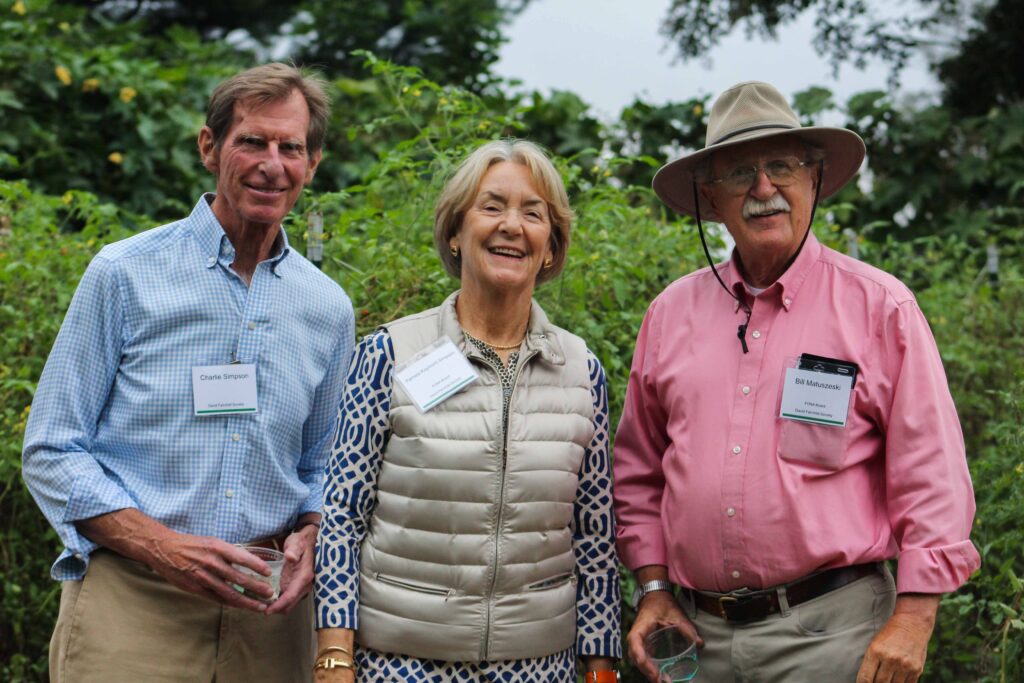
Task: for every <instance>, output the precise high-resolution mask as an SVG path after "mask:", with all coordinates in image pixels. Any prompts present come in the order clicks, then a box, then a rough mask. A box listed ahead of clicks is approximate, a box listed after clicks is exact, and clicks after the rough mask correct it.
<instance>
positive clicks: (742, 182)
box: [708, 157, 816, 194]
mask: <svg viewBox="0 0 1024 683" xmlns="http://www.w3.org/2000/svg"><path fill="white" fill-rule="evenodd" d="M815 163H816V162H814V161H802V160H800V159H797V158H796V157H782V158H781V159H772V160H771V161H766V162H764V163H763V164H761V165H760V166H748V165H743V166H735V167H733V168H730V169H728V170H726V172H725V173H724V174H722V175H721V176H719V177H717V178H712V179H711V180H709V181H708V184H709V185H719V186H720V187H721V188H722V189H724V190H725V191H726V192H729V193H731V194H743V193H744V192H746V191H747V190H749V189H750V188H751V187H752V186H753V185H754V183H755V182H757V174H758V173H759V172H761V171H764V174H765V175H766V176H768V180H770V181H771V182H772V184H773V185H775V186H776V187H785V186H787V185H791V184H792V183H793V182H794V181H795V180H796V179H797V176H798V174H800V173H801V172H802V171H803V169H804V168H806V167H808V166H811V165H813V164H815Z"/></svg>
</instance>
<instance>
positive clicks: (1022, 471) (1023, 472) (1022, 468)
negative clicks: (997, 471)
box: [1013, 462, 1024, 477]
mask: <svg viewBox="0 0 1024 683" xmlns="http://www.w3.org/2000/svg"><path fill="white" fill-rule="evenodd" d="M1013 469H1014V471H1016V472H1017V474H1019V475H1020V476H1022V477H1024V462H1022V463H1021V464H1019V465H1017V466H1016V467H1015V468H1013Z"/></svg>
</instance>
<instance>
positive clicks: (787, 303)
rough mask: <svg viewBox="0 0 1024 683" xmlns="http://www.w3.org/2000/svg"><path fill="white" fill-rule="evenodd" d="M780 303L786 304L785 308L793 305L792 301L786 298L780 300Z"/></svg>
mask: <svg viewBox="0 0 1024 683" xmlns="http://www.w3.org/2000/svg"><path fill="white" fill-rule="evenodd" d="M782 303H784V304H786V306H789V305H791V304H792V303H793V300H792V299H790V298H789V297H788V296H787V297H786V298H785V299H783V300H782Z"/></svg>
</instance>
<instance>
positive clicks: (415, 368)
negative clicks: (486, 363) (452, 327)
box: [395, 337, 479, 413]
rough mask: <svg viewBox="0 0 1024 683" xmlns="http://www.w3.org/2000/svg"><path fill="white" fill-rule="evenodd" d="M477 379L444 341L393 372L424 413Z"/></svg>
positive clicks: (460, 355) (440, 341)
mask: <svg viewBox="0 0 1024 683" xmlns="http://www.w3.org/2000/svg"><path fill="white" fill-rule="evenodd" d="M478 377H479V375H477V372H476V370H474V369H473V366H472V365H470V363H469V361H468V360H466V357H465V356H463V355H462V352H461V351H459V349H458V348H457V347H456V346H455V342H453V341H452V340H451V339H450V338H448V337H442V338H441V339H438V340H437V341H435V342H434V343H432V344H431V345H430V346H428V347H426V348H425V349H423V350H422V351H420V352H419V353H417V354H416V355H415V356H413V357H412V358H410V359H409V360H408V361H406V362H405V363H402V364H401V365H400V366H398V367H397V368H396V369H395V379H397V380H398V383H399V384H400V385H401V386H402V388H403V389H405V393H407V394H409V397H410V398H411V399H412V400H413V403H415V404H416V407H417V408H419V409H420V412H424V413H425V412H427V411H428V410H430V409H431V408H433V407H434V406H436V405H438V404H439V403H441V402H443V401H444V400H445V399H447V398H449V397H450V396H452V395H454V394H455V393H456V392H457V391H458V390H459V389H462V388H463V387H465V386H468V385H469V384H471V383H473V382H475V381H476V379H477V378H478Z"/></svg>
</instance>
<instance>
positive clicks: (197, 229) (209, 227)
mask: <svg viewBox="0 0 1024 683" xmlns="http://www.w3.org/2000/svg"><path fill="white" fill-rule="evenodd" d="M215 196H216V195H214V194H213V193H212V192H207V193H206V194H204V195H203V196H202V197H200V199H199V201H198V202H197V203H196V205H195V208H193V209H192V213H191V215H189V221H190V222H191V224H192V233H193V235H195V238H196V240H197V241H198V242H199V248H200V250H201V252H202V254H203V255H204V256H205V257H206V267H207V268H212V267H214V266H215V265H217V263H218V262H220V263H222V264H223V265H224V266H225V267H228V266H230V265H231V264H232V263H234V261H235V247H234V245H233V244H231V240H229V239H228V236H227V235H226V234H225V233H224V228H223V227H222V226H221V224H220V221H218V220H217V216H216V215H215V214H214V213H213V208H212V204H213V200H214V197H215ZM290 251H291V246H290V245H289V243H288V233H287V232H285V230H284V228H278V231H277V237H276V238H275V239H274V247H273V252H274V254H275V255H274V256H273V257H271V258H270V259H269V261H270V264H271V265H270V270H271V272H272V273H274V275H276V276H278V277H281V272H280V271H281V268H280V266H281V264H282V262H283V261H284V259H285V257H286V256H288V253H289V252H290Z"/></svg>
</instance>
